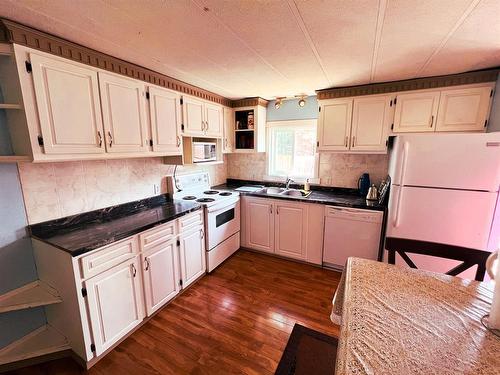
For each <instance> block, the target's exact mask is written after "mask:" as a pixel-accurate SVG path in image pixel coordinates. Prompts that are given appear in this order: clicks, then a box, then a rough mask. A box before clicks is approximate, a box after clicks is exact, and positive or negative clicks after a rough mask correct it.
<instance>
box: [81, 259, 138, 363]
mask: <svg viewBox="0 0 500 375" xmlns="http://www.w3.org/2000/svg"><path fill="white" fill-rule="evenodd" d="M85 288H86V289H87V293H88V296H87V298H88V311H89V315H90V325H91V327H92V334H93V337H94V344H95V348H96V349H95V352H96V355H100V354H102V353H103V352H104V351H106V349H108V348H109V347H110V346H112V345H113V344H114V343H116V342H117V341H118V340H120V339H121V338H122V337H123V336H124V335H125V334H126V333H128V332H130V330H132V329H133V328H134V327H135V326H137V325H138V324H139V323H141V321H142V319H143V318H144V309H143V297H142V283H141V274H140V269H139V261H138V257H137V256H136V257H134V258H132V259H129V260H128V261H126V262H123V263H120V264H119V265H117V266H115V267H113V268H111V269H109V270H107V271H105V272H103V273H101V274H99V275H97V276H94V277H93V278H91V279H89V280H87V281H86V282H85Z"/></svg>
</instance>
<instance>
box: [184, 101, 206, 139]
mask: <svg viewBox="0 0 500 375" xmlns="http://www.w3.org/2000/svg"><path fill="white" fill-rule="evenodd" d="M182 101H183V104H182V111H183V123H184V131H183V134H184V135H186V136H193V135H194V136H199V135H203V134H204V130H205V119H204V117H205V116H204V103H203V101H201V100H197V99H194V98H191V97H188V96H183V98H182Z"/></svg>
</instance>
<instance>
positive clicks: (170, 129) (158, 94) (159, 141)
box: [149, 86, 182, 155]
mask: <svg viewBox="0 0 500 375" xmlns="http://www.w3.org/2000/svg"><path fill="white" fill-rule="evenodd" d="M149 111H150V118H151V133H152V139H153V151H160V152H167V153H169V154H171V155H180V154H182V147H181V143H182V141H181V123H182V118H181V116H182V113H181V95H180V94H179V93H178V92H175V91H171V90H166V89H160V88H158V87H153V86H150V87H149Z"/></svg>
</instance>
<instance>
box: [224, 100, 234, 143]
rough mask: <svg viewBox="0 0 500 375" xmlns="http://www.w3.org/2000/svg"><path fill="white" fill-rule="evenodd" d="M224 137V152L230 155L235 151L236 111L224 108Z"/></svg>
mask: <svg viewBox="0 0 500 375" xmlns="http://www.w3.org/2000/svg"><path fill="white" fill-rule="evenodd" d="M223 130H224V135H223V139H222V152H224V153H229V152H233V150H234V111H233V109H232V108H227V107H224V129H223Z"/></svg>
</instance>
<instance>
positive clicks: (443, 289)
mask: <svg viewBox="0 0 500 375" xmlns="http://www.w3.org/2000/svg"><path fill="white" fill-rule="evenodd" d="M492 298H493V286H492V285H491V284H490V283H489V282H488V283H486V282H482V283H481V282H477V281H469V280H463V279H460V278H458V277H452V276H447V275H442V274H437V273H433V272H428V271H423V270H417V269H410V268H401V267H396V266H393V265H389V264H385V263H380V262H374V261H370V260H366V259H360V258H349V260H348V261H347V265H346V268H345V270H344V273H343V275H342V279H341V282H340V285H339V287H338V289H337V292H336V294H335V298H334V301H333V311H332V321H334V322H338V323H339V324H340V325H341V329H340V336H339V345H338V353H337V366H336V374H337V375H341V374H477V375H480V374H496V375H498V374H500V338H499V337H497V336H495V335H494V334H493V333H491V332H489V331H488V330H487V329H486V328H485V327H484V326H483V325H482V323H481V318H482V317H483V316H484V315H485V314H487V313H488V312H489V309H490V306H491V300H492Z"/></svg>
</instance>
